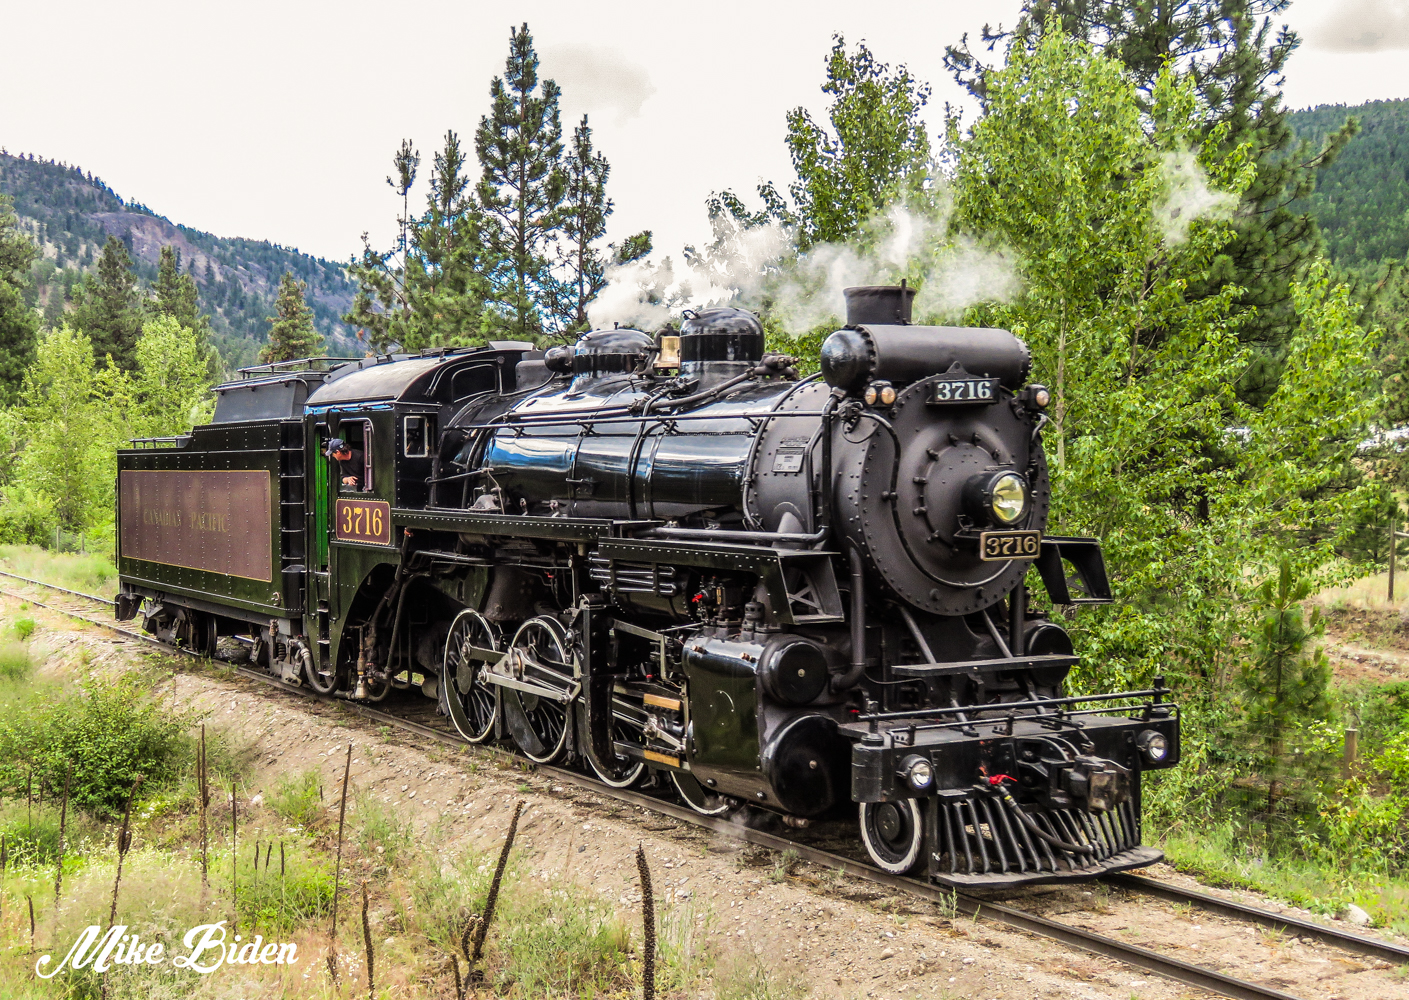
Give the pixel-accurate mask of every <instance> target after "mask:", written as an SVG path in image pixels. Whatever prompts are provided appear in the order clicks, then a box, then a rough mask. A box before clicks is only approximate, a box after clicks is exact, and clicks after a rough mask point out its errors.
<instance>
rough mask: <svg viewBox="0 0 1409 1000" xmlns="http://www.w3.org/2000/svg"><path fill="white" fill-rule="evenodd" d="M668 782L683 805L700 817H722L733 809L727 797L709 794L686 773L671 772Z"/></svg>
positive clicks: (707, 790) (706, 789)
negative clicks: (683, 802) (672, 784)
mask: <svg viewBox="0 0 1409 1000" xmlns="http://www.w3.org/2000/svg"><path fill="white" fill-rule="evenodd" d="M670 780H671V781H673V782H675V790H676V791H677V792H679V793H680V797H681V798H682V799H684V800H685V804H686V805H687V806H689V807H690V808H691V809H693V810H695V812H697V813H699V814H700V815H702V816H723V815H724V814H725V813H727V812H728V811H729V810H731V809H733V808H734V803H733V802H731V801H730V800H729V797H728V796H727V795H718V794H716V793H715V792H711V791H710V790H709V789H708V788H706V787H705V786H704V785H702V784H700V782H699V779H698V778H696V777H695V776H694V775H693V774H690V773H688V772H686V771H671V772H670Z"/></svg>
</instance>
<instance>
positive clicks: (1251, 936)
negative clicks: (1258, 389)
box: [5, 599, 1409, 1000]
mask: <svg viewBox="0 0 1409 1000" xmlns="http://www.w3.org/2000/svg"><path fill="white" fill-rule="evenodd" d="M5 603H6V604H7V605H9V607H8V609H7V611H8V613H9V614H14V613H15V602H14V601H13V600H10V599H6V602H5ZM26 613H27V614H29V615H30V616H31V617H33V618H35V619H36V621H37V622H38V623H39V625H40V630H39V632H38V633H37V634H36V636H35V638H34V641H33V645H32V650H33V652H34V655H35V660H36V662H37V663H39V664H41V669H43V670H46V671H49V672H63V671H64V670H66V669H72V665H73V664H74V663H75V662H76V660H77V659H78V655H77V654H79V653H80V652H83V651H86V652H87V657H86V658H87V659H89V660H90V661H91V662H92V664H93V665H94V666H98V667H108V668H111V669H115V670H120V669H123V668H124V666H125V665H126V664H129V663H131V662H134V660H135V658H136V657H137V656H139V655H140V654H141V650H144V649H147V648H149V647H145V646H141V645H140V644H138V643H135V642H129V641H126V640H114V639H113V638H112V637H111V635H110V634H109V633H105V632H103V631H102V630H100V629H97V628H93V627H89V626H84V625H81V624H76V623H74V622H73V621H72V620H71V619H67V618H64V617H62V616H60V615H58V614H56V613H53V612H49V611H46V610H45V609H42V608H37V607H35V608H32V609H31V610H30V611H28V612H26ZM166 694H167V696H168V697H170V698H171V699H172V702H173V703H174V704H175V705H179V706H182V707H195V708H198V709H201V710H203V711H205V712H208V713H209V716H208V724H210V725H214V726H219V727H223V728H226V729H227V730H228V731H230V732H231V733H232V734H236V735H237V736H238V737H239V738H242V739H244V740H247V741H249V742H250V743H252V744H253V745H255V746H256V747H257V750H258V757H257V762H256V765H255V766H256V770H255V773H254V774H252V775H250V776H249V778H248V784H247V787H248V788H249V789H250V794H251V797H253V796H255V795H259V794H262V793H264V792H265V791H267V790H269V789H272V787H273V786H274V784H275V783H276V781H277V779H278V777H279V776H281V775H290V774H296V773H299V772H302V771H304V770H305V769H307V768H308V767H310V766H314V767H317V768H318V769H320V771H321V772H322V775H323V780H324V784H325V787H327V788H329V789H333V788H336V787H337V786H338V784H339V783H340V782H341V779H342V766H343V761H344V759H345V754H346V752H347V747H348V745H349V744H351V746H352V758H353V763H352V779H351V780H352V783H353V784H354V786H355V787H356V788H357V789H359V790H361V791H362V792H364V793H366V792H371V793H373V794H375V795H377V796H378V797H380V798H381V799H382V800H383V801H385V802H387V803H394V804H395V808H396V810H397V812H398V814H399V815H400V816H401V817H402V818H403V819H406V820H409V821H411V822H412V823H413V824H414V827H415V829H416V830H417V831H418V832H419V831H425V830H427V829H429V828H430V827H431V826H432V825H433V824H439V823H444V822H448V823H450V824H451V825H452V828H453V830H454V833H453V835H452V840H451V842H450V844H448V845H447V849H448V850H454V849H455V847H456V846H462V845H463V846H471V845H472V846H474V847H475V848H477V849H479V850H482V851H496V850H497V849H498V847H499V845H500V844H501V843H502V840H503V837H504V833H505V831H506V828H507V826H508V821H509V815H510V811H511V810H512V807H513V805H514V803H515V802H516V801H518V800H519V799H523V800H524V801H525V810H524V813H523V818H522V820H521V821H520V826H519V837H518V840H517V847H518V850H519V851H520V852H521V853H522V856H523V861H524V863H523V866H522V867H523V869H524V870H527V871H530V872H531V875H530V877H533V878H537V879H541V880H543V881H544V882H545V883H546V884H552V883H558V882H560V881H562V880H570V881H571V882H573V883H576V884H577V885H578V886H580V887H583V888H585V889H587V890H588V891H591V892H595V893H598V894H599V895H600V896H602V897H603V898H604V900H610V901H613V902H614V903H615V904H616V905H618V906H620V907H621V908H622V909H623V910H627V911H630V910H632V909H636V910H638V911H639V906H640V895H639V891H638V888H637V883H636V872H635V864H634V852H635V850H636V847H637V844H638V843H640V844H643V845H644V847H645V850H646V853H647V855H648V857H649V858H650V861H651V866H652V871H653V875H654V882H655V886H656V897H657V906H658V907H659V906H660V905H661V903H662V902H665V903H666V905H680V906H688V907H691V908H692V910H693V912H694V913H695V915H696V919H697V920H698V921H699V923H700V925H701V926H703V927H705V928H706V930H705V932H704V933H705V935H706V936H707V937H709V938H711V939H713V940H714V942H715V943H716V944H717V945H718V946H719V947H720V948H721V949H722V950H725V951H728V950H735V949H741V950H742V949H746V950H752V951H753V952H755V953H756V954H758V955H760V956H763V957H764V958H765V960H766V961H768V962H769V963H770V964H774V965H777V966H779V967H782V968H785V969H787V970H790V972H791V973H792V974H793V975H795V976H797V977H800V978H801V979H802V980H803V981H805V982H806V983H807V984H808V986H809V988H810V995H811V996H815V997H819V998H847V1000H851V998H863V997H864V998H876V1000H912V998H929V997H938V998H946V1000H959V998H964V1000H1009V998H1012V1000H1018V998H1023V1000H1027V998H1033V997H1042V998H1063V1000H1064V998H1074V1000H1095V998H1103V1000H1104V998H1112V1000H1114V998H1119V1000H1132V998H1136V1000H1165V998H1182V997H1195V996H1203V995H1204V994H1202V993H1200V992H1199V991H1193V990H1190V989H1188V988H1185V987H1182V986H1179V985H1177V984H1174V983H1171V982H1168V981H1166V980H1163V979H1161V978H1159V977H1154V976H1150V975H1147V974H1144V973H1142V972H1139V971H1138V970H1135V969H1132V968H1130V967H1127V966H1124V965H1122V964H1119V963H1116V962H1112V961H1109V960H1106V959H1103V958H1098V957H1095V956H1091V955H1088V954H1085V953H1083V952H1080V951H1075V950H1073V949H1070V948H1068V947H1066V946H1064V945H1061V944H1058V943H1055V942H1052V941H1049V940H1047V939H1044V938H1038V937H1033V936H1028V935H1026V934H1023V933H1019V932H1015V931H1010V930H1007V929H1005V928H1003V927H1001V926H998V925H994V924H988V923H981V922H980V923H976V922H974V921H971V920H968V919H965V918H959V919H957V920H949V919H946V917H945V915H944V914H943V913H942V912H941V911H940V910H939V909H938V908H937V907H936V906H934V905H932V904H928V903H922V902H918V901H916V900H913V899H910V898H908V897H904V896H900V895H897V894H894V893H891V892H889V891H888V890H886V889H883V888H881V887H878V886H875V885H873V884H871V883H867V882H864V881H861V880H859V879H853V878H850V877H847V876H842V875H838V874H837V873H835V872H832V871H828V870H824V869H820V868H817V867H814V866H810V865H799V866H797V867H795V868H794V869H793V870H792V873H791V874H787V875H784V874H782V872H781V870H780V869H779V868H778V859H777V858H776V857H775V856H773V855H771V854H769V853H768V852H762V851H758V850H755V849H753V848H751V847H746V846H743V845H741V844H739V843H738V842H735V841H731V840H727V839H724V838H719V837H716V836H713V835H711V834H708V833H704V832H701V831H699V830H697V829H695V828H693V827H690V826H686V825H684V824H680V823H677V822H676V821H674V820H672V819H669V818H667V817H664V816H661V815H659V814H655V813H650V812H646V811H643V810H641V809H638V808H634V807H631V806H626V805H623V804H621V803H619V802H614V801H612V800H609V799H606V798H604V797H600V796H598V795H596V794H594V793H592V792H591V791H587V790H584V789H581V788H577V787H575V786H572V785H565V784H561V783H557V782H554V781H553V780H550V779H549V778H547V777H545V776H543V775H537V774H533V773H531V772H525V771H523V770H521V769H520V768H518V767H513V766H505V765H504V764H503V761H502V758H500V757H497V756H495V755H493V754H490V753H487V752H482V751H477V750H470V749H465V750H457V749H454V748H450V747H447V746H444V745H441V744H437V743H434V742H432V741H429V740H422V739H420V738H419V737H416V736H413V735H411V734H407V733H404V732H402V731H400V730H388V729H384V728H381V729H379V727H378V726H377V725H376V724H375V723H372V722H369V721H366V720H363V719H361V718H359V717H357V716H355V715H353V714H351V713H348V712H344V711H342V710H341V709H340V708H339V707H337V706H325V705H322V704H319V703H316V702H312V701H308V700H302V699H299V698H298V697H297V696H294V695H290V694H286V693H283V692H280V691H277V690H274V689H271V688H269V687H267V686H265V685H261V684H259V683H257V682H254V681H250V680H244V679H240V678H238V677H236V678H234V679H223V678H221V677H219V676H216V674H215V672H213V671H208V672H201V673H181V674H177V675H176V676H175V677H174V679H173V681H172V682H171V685H170V687H169V690H168V691H167V692H166ZM1147 874H1151V875H1154V876H1155V877H1158V878H1165V879H1184V877H1183V876H1180V875H1178V874H1177V873H1176V872H1174V871H1173V870H1172V869H1170V868H1168V866H1162V865H1161V866H1156V867H1155V868H1154V869H1152V870H1149V871H1148V872H1147ZM1184 880H1185V881H1189V880H1187V879H1184ZM1005 898H1006V899H1007V900H1008V901H1009V902H1011V903H1013V904H1014V905H1019V906H1022V907H1024V908H1027V909H1032V910H1035V911H1037V912H1041V913H1043V914H1045V915H1047V916H1049V917H1053V918H1055V919H1059V920H1062V921H1064V922H1069V923H1072V924H1075V925H1077V926H1081V927H1087V928H1091V929H1094V930H1097V931H1099V932H1101V933H1103V934H1106V935H1108V936H1111V937H1116V938H1122V939H1125V940H1130V941H1133V942H1137V943H1140V944H1143V945H1146V946H1149V947H1155V948H1157V949H1158V950H1161V951H1166V952H1170V953H1172V954H1174V955H1176V956H1177V957H1180V958H1183V959H1185V960H1187V961H1191V962H1196V963H1198V964H1203V965H1209V966H1212V967H1214V968H1217V969H1219V970H1220V971H1223V972H1225V973H1227V974H1230V975H1235V976H1239V977H1244V978H1249V979H1254V980H1257V981H1261V982H1265V983H1268V984H1271V985H1276V986H1277V987H1279V988H1280V989H1283V990H1285V991H1287V992H1289V993H1291V994H1293V995H1296V996H1299V997H1305V998H1308V1000H1311V998H1316V1000H1335V998H1343V1000H1385V998H1389V997H1397V996H1409V980H1406V979H1405V978H1404V977H1402V976H1401V975H1400V974H1399V973H1398V971H1397V970H1393V969H1391V968H1390V967H1388V966H1387V965H1385V964H1384V963H1376V962H1373V961H1370V960H1362V959H1358V958H1353V957H1351V956H1348V955H1346V954H1343V953H1340V952H1337V951H1335V950H1333V949H1329V948H1325V947H1323V946H1320V945H1316V944H1311V943H1307V942H1305V941H1300V940H1298V939H1296V938H1289V937H1281V936H1278V935H1273V934H1268V933H1265V932H1262V931H1259V930H1256V929H1252V928H1248V927H1246V926H1245V925H1242V924H1239V923H1236V922H1234V921H1231V920H1226V919H1224V918H1220V917H1217V916H1214V915H1211V914H1207V913H1203V912H1200V911H1197V910H1184V909H1181V908H1179V907H1175V906H1172V905H1169V904H1165V903H1161V902H1156V901H1151V900H1145V899H1141V900H1138V901H1136V900H1133V899H1127V898H1125V897H1124V896H1123V895H1122V894H1121V893H1119V892H1118V891H1115V890H1111V889H1107V888H1106V887H1104V886H1100V885H1079V886H1068V887H1060V888H1046V889H1039V890H1034V891H1029V892H1027V893H1024V894H1022V895H1016V896H1015V895H1013V894H1008V895H1007V896H1006V897H1005ZM1238 898H1241V899H1243V900H1244V901H1246V902H1251V903H1254V904H1255V905H1265V904H1266V900H1262V899H1257V898H1256V897H1254V896H1253V895H1252V894H1239V897H1238Z"/></svg>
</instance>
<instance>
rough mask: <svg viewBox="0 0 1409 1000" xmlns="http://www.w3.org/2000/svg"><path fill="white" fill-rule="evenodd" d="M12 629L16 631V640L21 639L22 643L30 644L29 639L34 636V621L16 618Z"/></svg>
mask: <svg viewBox="0 0 1409 1000" xmlns="http://www.w3.org/2000/svg"><path fill="white" fill-rule="evenodd" d="M10 627H11V628H12V629H13V630H14V633H15V638H17V639H19V641H20V642H28V641H29V637H30V636H32V635H33V634H34V629H35V625H34V619H33V618H28V617H26V618H16V619H15V620H14V621H13V622H12V623H11V624H10Z"/></svg>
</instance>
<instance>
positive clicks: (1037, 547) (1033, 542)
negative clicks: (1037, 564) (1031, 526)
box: [978, 531, 1042, 562]
mask: <svg viewBox="0 0 1409 1000" xmlns="http://www.w3.org/2000/svg"><path fill="white" fill-rule="evenodd" d="M1041 551H1042V532H1040V531H981V532H979V536H978V557H979V558H980V559H982V560H983V561H984V562H1008V561H1009V560H1012V559H1036V558H1037V556H1038V554H1039V553H1040V552H1041Z"/></svg>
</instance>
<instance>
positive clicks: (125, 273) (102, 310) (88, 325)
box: [73, 236, 142, 371]
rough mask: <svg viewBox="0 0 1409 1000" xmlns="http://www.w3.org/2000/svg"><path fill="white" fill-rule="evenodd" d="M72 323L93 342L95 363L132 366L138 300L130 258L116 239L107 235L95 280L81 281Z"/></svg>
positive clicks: (139, 323) (139, 317)
mask: <svg viewBox="0 0 1409 1000" xmlns="http://www.w3.org/2000/svg"><path fill="white" fill-rule="evenodd" d="M73 323H74V326H75V327H76V328H77V329H79V330H82V331H83V332H84V333H85V334H86V335H87V336H88V338H89V339H90V340H91V341H92V342H93V352H94V354H95V355H96V356H97V357H98V359H99V361H103V360H105V359H106V360H107V362H108V364H110V365H115V366H116V367H118V368H121V369H124V370H129V371H130V370H131V369H132V368H133V367H135V364H136V350H137V338H138V337H139V336H140V335H141V332H142V300H141V297H140V296H139V295H138V292H137V275H136V274H134V273H133V271H132V259H131V258H130V257H129V256H128V255H127V248H126V247H124V246H123V244H122V241H121V240H119V239H118V238H117V237H116V236H109V237H108V241H107V243H105V244H104V245H103V255H102V256H101V257H100V258H99V259H98V270H97V274H96V277H94V278H91V279H89V280H87V281H85V282H84V285H83V291H82V297H81V300H80V302H79V304H78V308H77V309H76V310H75V312H74V316H73Z"/></svg>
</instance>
